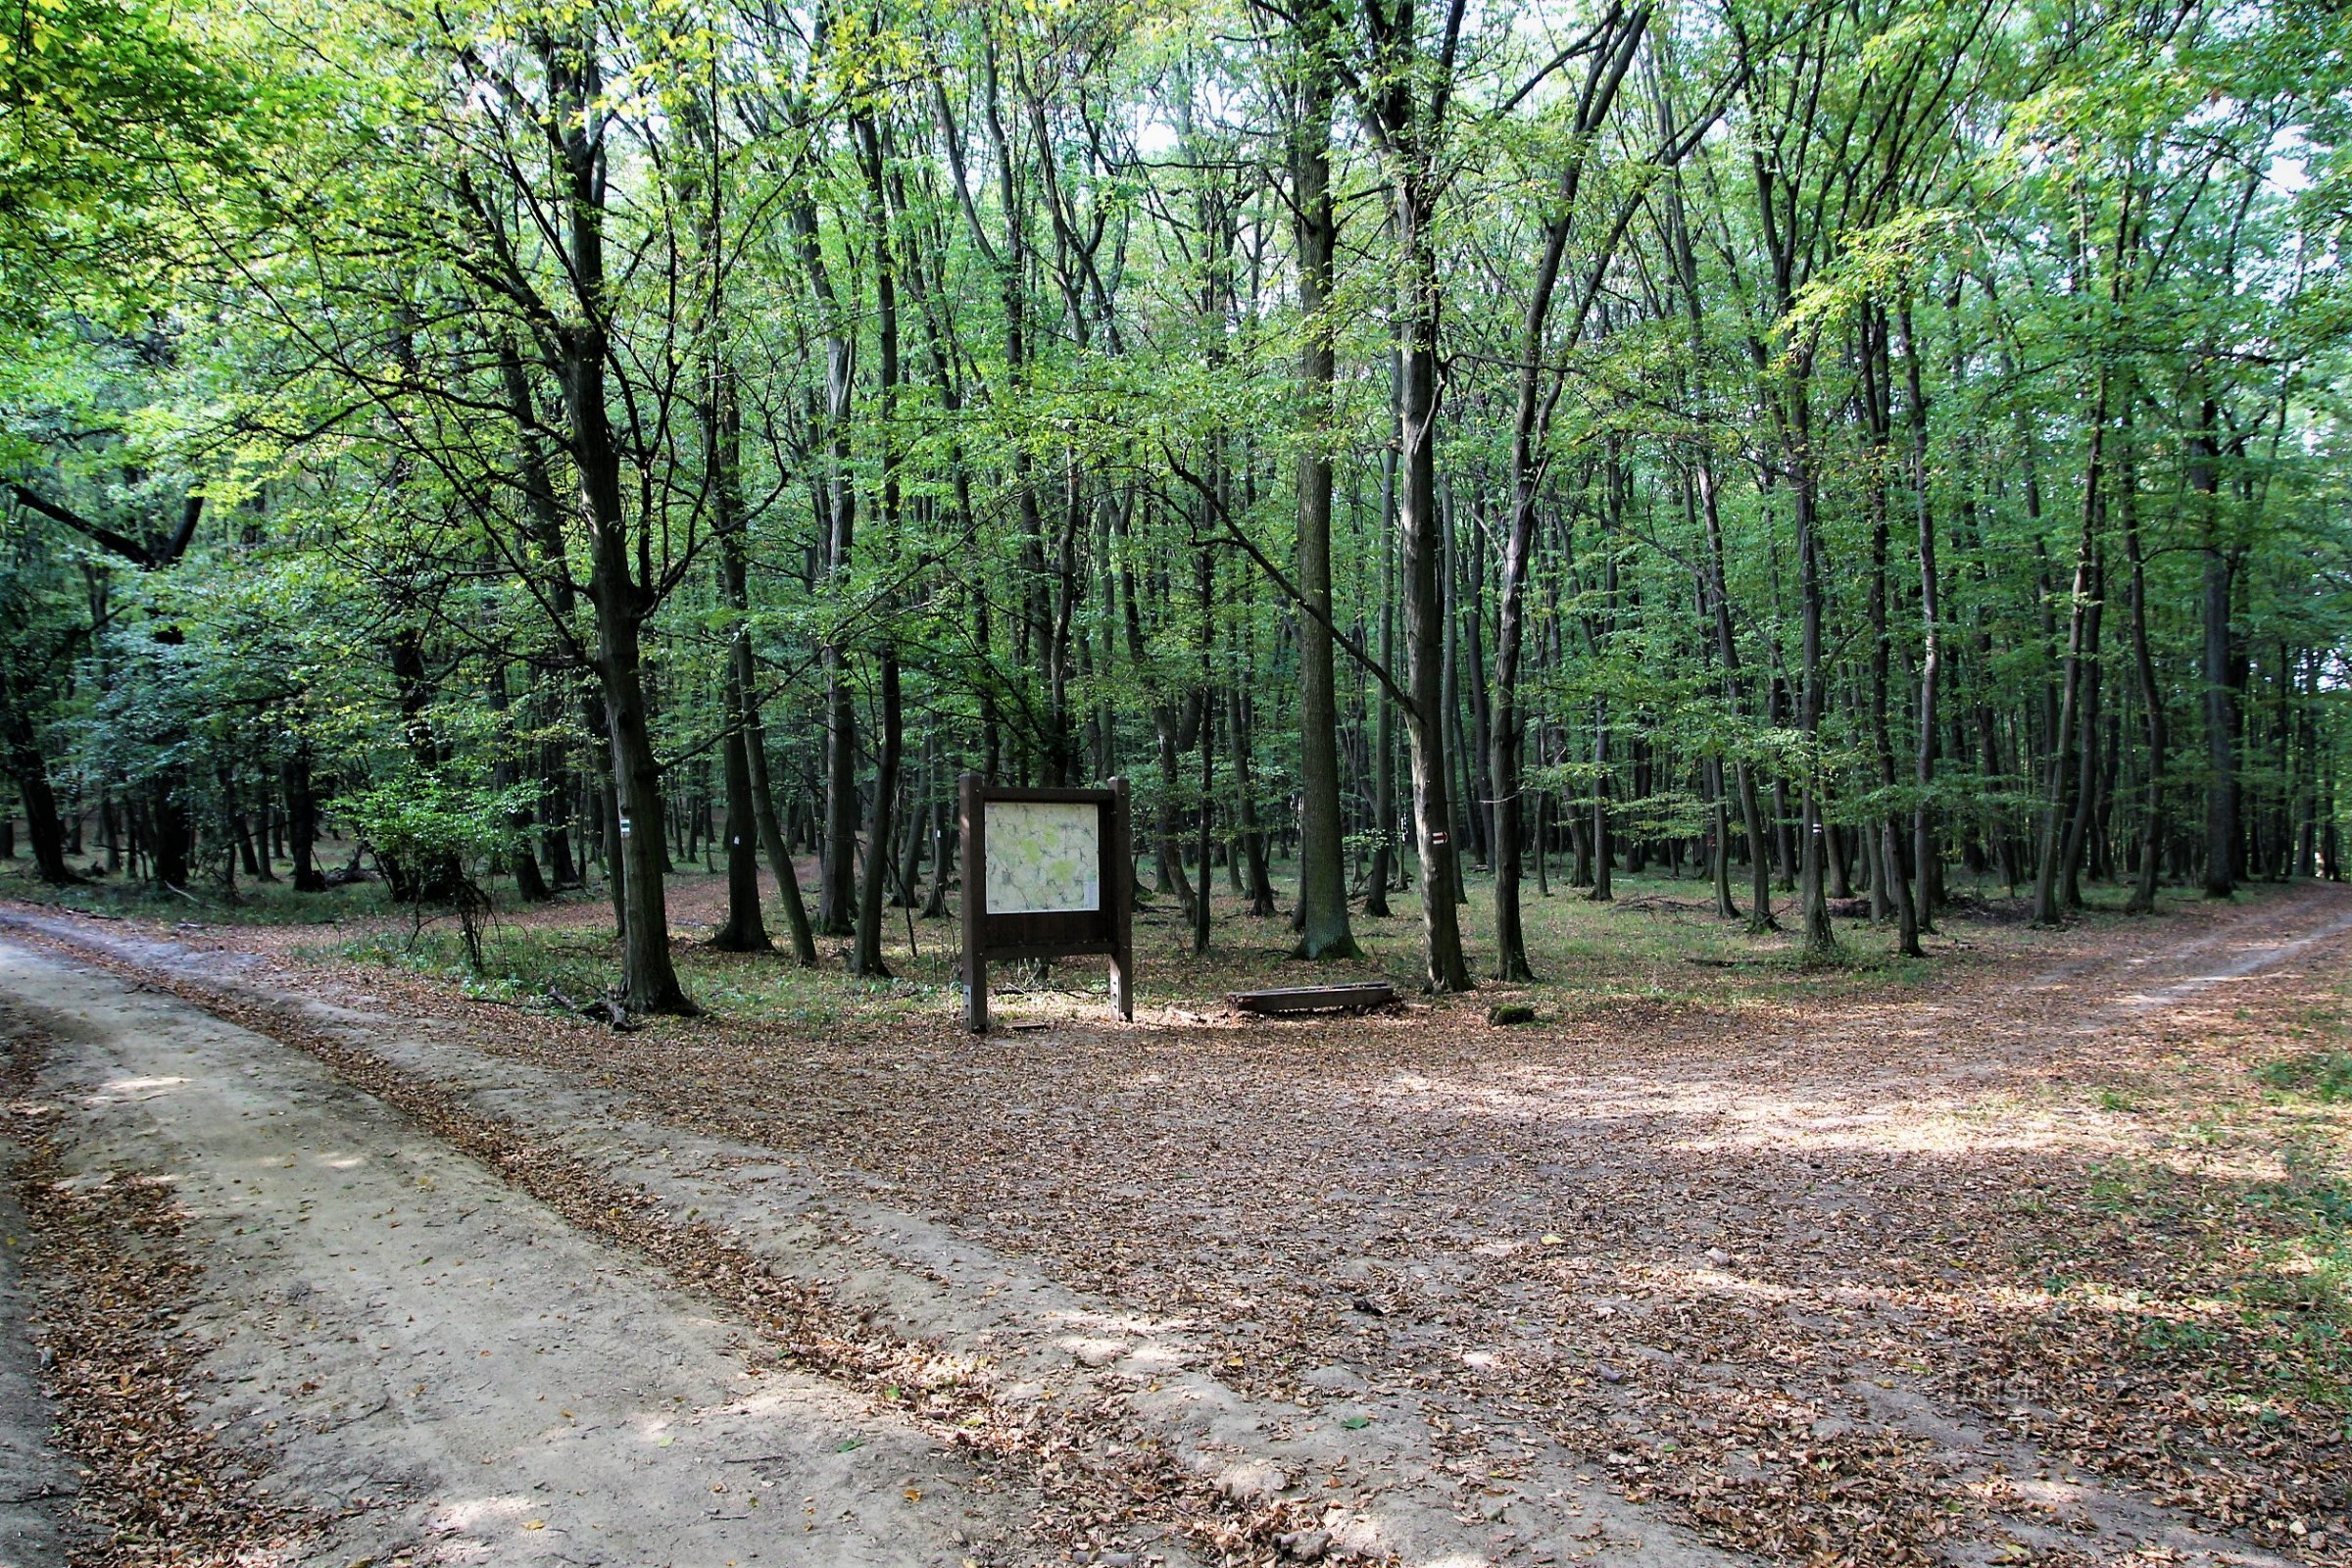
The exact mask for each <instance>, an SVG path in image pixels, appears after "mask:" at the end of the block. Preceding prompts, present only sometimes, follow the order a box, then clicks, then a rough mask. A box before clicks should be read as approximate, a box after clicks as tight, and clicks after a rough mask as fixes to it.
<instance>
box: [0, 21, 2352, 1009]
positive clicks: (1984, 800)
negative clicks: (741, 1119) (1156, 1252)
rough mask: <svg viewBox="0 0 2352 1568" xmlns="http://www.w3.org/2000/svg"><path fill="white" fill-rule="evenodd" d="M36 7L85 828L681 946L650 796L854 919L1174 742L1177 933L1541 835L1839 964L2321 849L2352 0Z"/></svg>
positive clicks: (7, 171)
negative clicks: (1020, 790) (1875, 925)
mask: <svg viewBox="0 0 2352 1568" xmlns="http://www.w3.org/2000/svg"><path fill="white" fill-rule="evenodd" d="M0 15H4V16H5V17H6V20H7V25H6V26H5V27H0V497H4V499H5V509H6V510H5V519H4V526H5V537H4V538H0V760H4V762H5V771H6V775H7V778H8V781H9V784H10V785H11V786H13V791H14V794H15V796H16V798H17V807H16V810H17V814H18V817H19V819H21V820H22V821H23V822H24V824H25V837H26V840H27V847H28V850H29V853H30V856H31V859H32V862H33V865H34V867H35V868H36V870H37V873H38V875H40V876H41V877H43V878H45V879H47V880H49V881H51V882H55V883H67V882H71V881H74V880H77V879H82V878H87V877H91V876H99V875H111V876H122V877H125V878H130V879H135V880H144V881H148V882H152V883H160V884H163V885H166V886H169V887H172V888H177V889H182V890H185V889H187V888H188V887H190V886H192V885H203V884H207V883H209V884H212V885H215V886H217V885H219V884H220V883H222V882H229V883H233V882H234V881H235V879H236V877H237V876H238V875H239V873H240V871H242V872H243V874H244V875H246V876H247V877H249V878H250V877H253V876H256V875H262V876H268V875H271V874H274V873H273V871H272V865H273V863H274V857H273V856H272V855H271V854H270V846H271V845H277V846H281V847H282V848H283V850H284V854H285V858H286V859H287V860H289V861H290V862H291V872H290V875H291V877H292V879H293V881H294V882H295V884H296V886H297V887H298V888H302V889H305V890H315V889H320V888H323V887H324V886H325V885H326V882H327V879H328V873H329V871H330V870H331V869H334V868H331V867H329V866H327V865H325V864H324V863H322V862H321V861H320V860H319V858H318V857H317V855H316V854H315V853H314V846H315V844H316V843H318V841H319V834H320V824H321V822H322V821H327V820H332V821H333V822H335V823H336V824H338V825H339V827H340V828H341V829H342V830H343V831H344V832H345V833H346V834H347V835H348V837H349V838H350V839H351V840H353V841H365V842H366V843H367V844H368V846H369V847H370V848H371V850H372V852H373V859H374V864H375V867H376V869H377V871H378V873H379V874H381V875H382V876H383V877H384V878H385V879H386V880H387V881H388V882H389V883H390V884H391V885H392V886H393V888H394V890H395V892H396V893H398V894H399V896H401V897H403V898H406V899H412V900H415V901H417V902H418V903H420V904H422V903H447V902H451V901H456V902H459V903H466V901H468V900H472V899H477V898H480V897H482V896H483V885H484V883H485V882H486V881H495V882H496V884H497V885H498V886H499V888H500V889H502V890H511V896H512V897H514V898H516V899H521V900H538V899H544V898H548V897H551V896H554V895H556V894H558V893H560V892H562V891H563V890H564V889H566V888H579V887H589V886H594V887H598V888H601V889H603V890H604V891H605V892H606V893H608V894H609V895H610V897H611V899H612V902H613V912H614V917H615V921H616V924H617V928H618V930H619V932H620V933H621V940H622V950H623V954H624V961H623V965H622V968H623V974H624V990H625V1001H626V1003H627V1005H629V1006H630V1007H632V1008H635V1009H638V1010H645V1011H663V1010H667V1011H677V1010H685V1009H688V1008H691V1007H692V1005H693V1002H692V999H690V998H689V997H688V996H687V995H686V993H685V991H684V989H683V988H682V987H681V986H680V984H679V982H678V979H677V976H676V974H675V971H674V968H673V965H672V962H671V957H670V948H669V937H670V931H669V921H668V916H667V912H666V906H665V901H664V885H663V877H664V874H665V872H666V871H667V870H668V869H669V868H670V867H671V865H672V864H673V863H674V862H677V861H681V860H683V859H686V858H692V857H695V856H698V855H702V854H706V853H709V854H714V855H715V856H717V857H719V858H722V859H723V860H724V861H725V863H726V865H727V868H728V875H729V887H730V890H731V897H730V901H729V910H728V919H727V923H726V925H725V927H724V928H723V929H722V930H721V931H720V932H719V933H718V936H717V939H716V940H717V941H718V942H719V944H720V945H721V946H724V947H731V948H737V949H750V950H763V949H766V948H767V947H769V946H770V944H771V940H772V939H771V937H770V935H769V932H768V929H767V919H768V918H769V915H770V913H771V912H774V911H763V910H762V908H761V898H760V893H761V888H760V876H759V872H760V864H761V862H764V863H765V864H766V865H767V866H768V867H769V868H770V869H771V870H774V871H776V872H778V873H779V876H778V883H777V891H778V894H779V895H780V900H779V902H780V913H781V917H782V920H783V923H784V926H785V928H786V929H785V931H784V932H783V936H784V939H785V941H786V945H787V947H788V948H789V950H790V952H791V954H792V955H793V956H797V957H798V958H799V959H800V960H801V961H804V962H809V961H814V960H815V958H816V957H817V955H818V949H817V940H818V939H819V938H820V937H827V936H831V937H842V938H847V939H849V943H850V951H849V959H850V964H851V967H852V969H853V970H854V971H855V972H857V973H858V974H861V975H873V974H879V973H882V972H884V971H885V967H886V966H885V959H884V953H883V924H884V920H885V918H886V910H887V909H888V908H889V907H892V906H894V905H895V904H901V903H904V904H909V905H911V904H915V903H920V902H923V901H924V900H925V898H926V891H925V889H926V885H927V889H928V892H927V898H928V902H929V903H930V904H931V906H932V907H934V909H935V910H936V909H937V908H938V907H940V906H941V904H942V901H943V900H944V898H945V897H946V890H947V887H948V884H949V883H950V881H951V880H952V877H953V871H954V865H955V860H954V855H953V848H952V844H953V838H954V832H955V824H954V820H953V815H952V810H953V803H954V800H955V797H956V777H957V775H958V774H959V773H960V772H962V771H965V770H971V771H977V772H980V773H983V774H985V775H988V776H989V777H991V778H994V779H997V780H1001V781H1004V782H1006V783H1026V784H1047V785H1077V784H1088V783H1093V782H1095V781H1098V780H1102V779H1105V778H1109V777H1111V776H1113V775H1124V776H1126V777H1128V778H1130V779H1131V780H1132V783H1133V787H1134V790H1135V798H1136V803H1137V805H1136V809H1137V821H1138V831H1137V846H1138V850H1139V852H1140V856H1141V858H1143V859H1144V860H1145V862H1146V866H1147V871H1148V873H1149V874H1148V875H1147V876H1146V878H1145V881H1146V883H1147V884H1148V885H1149V887H1150V888H1151V889H1152V896H1154V897H1155V898H1160V899H1169V900H1173V901H1174V902H1175V905H1176V907H1179V908H1180V909H1182V910H1183V911H1184V913H1185V916H1186V918H1187V919H1188V920H1190V921H1194V922H1196V924H1195V930H1196V933H1197V941H1199V942H1200V943H1201V945H1203V946H1205V944H1206V942H1207V940H1208V920H1209V889H1210V880H1211V874H1212V870H1214V871H1216V872H1218V873H1220V874H1224V875H1226V876H1228V877H1229V879H1231V880H1232V882H1233V883H1234V884H1235V885H1237V886H1238V887H1239V888H1240V889H1241V891H1242V894H1243V896H1244V898H1245V899H1246V900H1247V902H1248V905H1249V907H1250V911H1251V913H1253V914H1255V915H1259V916H1266V917H1272V918H1277V919H1279V918H1285V917H1287V918H1288V919H1289V921H1290V924H1291V927H1292V931H1293V933H1294V936H1293V937H1292V938H1291V939H1290V940H1294V941H1295V942H1296V945H1297V950H1298V952H1299V955H1300V956H1304V957H1329V956H1346V955H1348V954H1351V953H1352V952H1353V951H1354V937H1353V934H1352V927H1351V921H1352V920H1353V919H1354V918H1355V911H1357V910H1360V909H1368V910H1371V911H1374V912H1380V913H1385V912H1387V909H1388V905H1389V900H1390V898H1391V897H1392V896H1393V895H1396V894H1398V893H1400V892H1402V891H1403V890H1405V889H1406V888H1408V887H1409V888H1411V889H1413V890H1416V894H1417V896H1416V900H1415V902H1416V903H1417V905H1418V907H1419V911H1420V917H1421V921H1422V930H1423V942H1424V965H1423V966H1424V968H1425V971H1426V979H1427V982H1428V983H1429V984H1430V985H1431V986H1433V987H1435V988H1439V989H1446V990H1458V989H1465V988H1468V987H1470V986H1471V985H1472V984H1473V983H1474V975H1475V974H1477V973H1480V972H1486V973H1492V974H1494V975H1495V976H1498V977H1501V978H1506V979H1518V978H1525V977H1527V976H1528V975H1529V974H1530V972H1531V969H1533V968H1540V967H1541V965H1542V962H1543V956H1542V954H1541V953H1531V952H1530V951H1529V950H1528V943H1527V940H1526V937H1525V935H1524V932H1523V927H1522V921H1521V919H1520V915H1519V910H1520V906H1521V901H1522V899H1523V896H1524V894H1523V883H1524V882H1526V881H1527V880H1528V879H1529V878H1530V877H1531V876H1536V877H1544V878H1548V876H1549V875H1550V872H1551V867H1552V864H1553V863H1554V862H1555V861H1557V862H1558V863H1559V866H1560V871H1561V874H1562V875H1563V876H1564V877H1565V878H1566V879H1567V880H1568V881H1569V882H1570V883H1571V884H1572V885H1574V886H1576V887H1578V888H1579V889H1581V890H1583V891H1584V892H1586V893H1587V894H1588V895H1589V896H1591V897H1593V898H1598V899H1607V898H1608V897H1610V895H1611V876H1612V873H1613V872H1630V871H1636V870H1640V869H1641V868H1642V867H1643V866H1644V865H1649V864H1660V863H1665V864H1671V865H1674V866H1677V867H1681V866H1684V865H1689V866H1691V867H1692V868H1693V870H1694V871H1695V870H1702V869H1703V871H1704V872H1705V873H1706V874H1707V875H1708V876H1709V877H1710V878H1711V880H1712V884H1713V892H1712V899H1713V904H1714V907H1715V908H1716V909H1717V911H1718V912H1719V913H1720V914H1721V915H1722V916H1723V917H1724V918H1726V919H1731V920H1745V921H1748V922H1750V923H1751V924H1752V925H1754V926H1756V927H1758V928H1759V929H1761V928H1767V927H1770V926H1772V925H1774V924H1776V923H1779V924H1784V925H1788V926H1790V927H1792V928H1794V930H1795V931H1796V932H1797V933H1798V934H1799V938H1800V942H1801V946H1802V947H1803V949H1804V950H1805V951H1806V952H1808V953H1812V954H1815V955H1826V954H1827V953H1829V952H1830V951H1832V950H1833V949H1834V948H1835V946H1836V945H1837V942H1838V937H1837V936H1836V935H1835V933H1834V931H1833V927H1832V923H1831V905H1832V901H1833V900H1834V899H1845V898H1854V897H1860V896H1864V895H1865V894H1866V895H1867V897H1868V899H1869V900H1870V907H1871V909H1872V911H1873V912H1874V913H1875V914H1877V915H1878V916H1880V917H1882V918H1883V919H1884V921H1885V922H1886V926H1887V941H1888V942H1889V943H1890V944H1891V945H1893V946H1894V947H1896V948H1898V949H1899V950H1900V951H1903V952H1907V953H1917V952H1918V951H1919V935H1920V932H1921V930H1922V929H1923V928H1927V927H1930V926H1932V924H1933V922H1934V920H1935V918H1936V913H1937V911H1938V909H1939V908H1941V907H1945V906H1946V904H1947V901H1948V900H1950V899H1951V898H1953V897H1954V896H1955V890H1954V884H1955V883H1956V881H1957V879H1958V878H1959V877H1961V876H1969V877H1973V878H1975V879H1976V880H1977V881H1979V882H1981V883H1985V884H1999V885H2005V886H2006V887H2007V888H2008V889H2009V890H2011V891H2012V892H2014V893H2016V894H2018V895H2019V896H2020V897H2022V898H2023V899H2025V900H2026V901H2027V907H2028V908H2029V909H2030V912H2031V915H2032V917H2033V918H2034V920H2035V921H2036V922H2039V923H2044V924H2051V923H2056V922H2058V921H2061V920H2063V919H2065V918H2066V917H2067V916H2068V913H2069V911H2070V910H2071V909H2073V908H2077V907H2082V904H2083V903H2084V899H2085V888H2086V886H2089V887H2095V886H2097V885H2098V884H2101V883H2113V884H2119V885H2120V886H2121V887H2122V888H2124V889H2125V890H2127V891H2126V893H2125V895H2124V896H2125V897H2126V898H2127V899H2128V901H2129V904H2130V907H2133V908H2135V909H2141V910H2144V909H2147V908H2148V907H2151V906H2152V904H2153V903H2154V901H2155V899H2156V897H2157V892H2158V889H2159V887H2160V885H2162V884H2164V883H2167V882H2170V883H2177V884H2187V885H2191V886H2194V887H2198V888H2202V889H2203V890H2204V891H2205V892H2206V893H2209V894H2212V895H2215V896H2227V895H2229V893H2230V891H2231V890H2232V889H2233V888H2234V887H2236V886H2237V885H2239V884H2240V883H2242V882H2244V881H2247V880H2249V879H2269V878H2283V877H2288V876H2312V875H2327V876H2330V877H2332V876H2335V875H2336V874H2337V873H2338V869H2339V833H2338V818H2339V814H2340V807H2339V803H2338V799H2337V778H2338V772H2339V766H2340V762H2341V760H2342V758H2343V756H2344V750H2345V745H2344V743H2345V717H2344V707H2343V698H2342V691H2343V687H2344V683H2345V680H2346V676H2347V669H2346V647H2347V633H2348V631H2352V600H2348V599H2347V592H2346V590H2347V585H2348V582H2352V578H2348V576H2347V573H2348V571H2352V517H2348V516H2347V514H2346V496H2345V478H2346V470H2345V463H2346V458H2347V451H2346V435H2345V431H2344V428H2343V423H2342V420H2343V416H2344V408H2343V394H2344V389H2345V386H2346V378H2345V372H2346V368H2347V367H2346V340H2347V334H2346V326H2347V324H2348V322H2352V311H2348V307H2352V297H2348V295H2347V288H2346V280H2345V277H2344V275H2343V273H2344V259H2343V256H2342V254H2341V250H2342V246H2343V244H2344V236H2345V232H2346V222H2347V219H2348V218H2352V151H2348V149H2347V145H2346V136H2347V131H2348V129H2352V124H2348V117H2352V59H2348V58H2347V48H2348V46H2352V13H2347V12H2346V11H2345V10H2344V9H2343V8H2340V7H2335V6H2329V5H2323V4H2318V3H2310V4H2305V3H2303V0H2265V3H2258V4H2251V5H2242V4H2241V5H2229V4H2218V3H2207V0H2168V3H2163V4H2155V3H2147V0H2117V3H2088V0H1688V3H1682V4H1651V3H1646V0H1633V3H1630V4H1629V3H1614V0H1613V3H1608V4H1600V3H1592V0H1555V3H1544V4H1500V5H1480V6H1471V5H1469V4H1467V0H1452V3H1451V4H1449V5H1444V6H1432V5H1429V4H1426V3H1423V0H1357V3H1349V0H1283V3H1270V0H1269V3H1244V0H1210V3H1201V4H1164V5H1156V6H1142V5H1134V4H1124V3H1113V0H1022V3H1018V4H1012V3H1004V4H1000V3H986V4H981V5H945V4H932V3H926V0H876V3H874V4H871V5H867V6H862V7H832V6H819V7H813V8H811V7H806V6H793V5H786V6H781V7H778V6H745V7H735V6H729V5H727V4H725V3H723V0H563V3H561V4H557V3H552V0H550V3H542V0H456V3H453V4H447V5H437V6H434V7H430V8H413V7H408V6H404V5H399V4H392V3H380V0H238V3H233V4H232V3H228V0H185V3H183V4H175V5H162V4H147V3H144V0H123V3H117V0H5V9H4V10H0ZM11 831H12V833H13V828H12V830H11ZM257 846H259V853H258V854H257ZM810 857H813V865H814V872H813V885H811V886H810V887H809V888H808V889H807V892H806V894H805V895H804V892H803V888H802V879H801V875H800V874H799V873H797V872H796V871H795V870H794V866H795V864H796V861H801V860H806V859H808V858H810ZM355 868H356V867H355ZM1432 890H1437V893H1436V896H1431V893H1432ZM501 896H507V891H502V895H501ZM1467 899H1477V900H1482V901H1483V900H1492V901H1493V911H1494V919H1493V922H1492V927H1491V928H1492V931H1493V943H1492V951H1485V952H1476V953H1473V952H1467V951H1465V947H1464V942H1463V937H1462V933H1461V930H1460V926H1459V922H1458V918H1457V908H1458V907H1459V905H1460V903H1461V901H1463V900H1467Z"/></svg>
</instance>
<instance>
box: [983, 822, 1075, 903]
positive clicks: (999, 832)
mask: <svg viewBox="0 0 2352 1568" xmlns="http://www.w3.org/2000/svg"><path fill="white" fill-rule="evenodd" d="M982 810H983V811H984V813H985V821H986V824H987V827H986V831H987V834H988V912H989V913H991V914H1053V913H1058V912H1061V911H1064V910H1071V909H1099V908H1101V907H1103V809H1102V808H1101V807H1099V806H1097V805H1095V804H1093V803H1092V802H1084V803H1078V804H1070V803H1065V802H1060V801H990V802H989V803H988V804H987V805H986V806H985V807H984V808H982Z"/></svg>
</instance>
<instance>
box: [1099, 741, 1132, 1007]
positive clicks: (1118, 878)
mask: <svg viewBox="0 0 2352 1568" xmlns="http://www.w3.org/2000/svg"><path fill="white" fill-rule="evenodd" d="M1107 814H1108V816H1109V817H1110V820H1109V822H1108V823H1107V824H1105V826H1106V829H1107V831H1105V832H1104V833H1103V859H1104V860H1106V861H1107V862H1108V863H1107V864H1105V865H1104V866H1103V880H1102V888H1103V898H1104V899H1105V900H1107V901H1108V904H1109V907H1108V908H1107V909H1106V910H1105V912H1106V913H1108V914H1109V916H1110V942H1111V948H1110V1005H1111V1010H1112V1011H1114V1012H1116V1013H1117V1014H1118V1015H1119V1016H1120V1017H1121V1018H1122V1019H1124V1020H1126V1021H1127V1022H1129V1023H1133V1022H1134V1021H1135V889H1134V888H1133V886H1131V884H1132V883H1133V882H1134V880H1135V857H1134V854H1133V853H1132V850H1131V848H1130V845H1129V843H1128V818H1127V781H1126V780H1125V779H1124V778H1114V779H1112V780H1111V781H1110V809H1109V811H1108V813H1107Z"/></svg>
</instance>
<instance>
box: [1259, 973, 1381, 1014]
mask: <svg viewBox="0 0 2352 1568" xmlns="http://www.w3.org/2000/svg"><path fill="white" fill-rule="evenodd" d="M1225 1000H1226V1001H1227V1002H1230V1003H1232V1004H1233V1005H1234V1007H1235V1008H1236V1009H1237V1010H1239V1011H1242V1012H1255V1013H1266V1014H1287V1013H1295V1012H1368V1011H1370V1010H1371V1009H1372V1008H1374V1007H1385V1006H1387V1005H1389V1004H1390V1003H1392V1002H1395V1001H1396V1000H1397V989H1396V987H1394V986H1392V985H1390V984H1389V983H1388V982H1387V981H1386V980H1366V981H1361V982H1359V983H1357V984H1354V985H1345V986H1285V987H1282V988H1280V989H1278V990H1274V991H1233V992H1228V993H1227V994H1226V997H1225Z"/></svg>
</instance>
